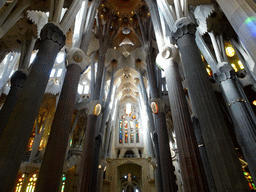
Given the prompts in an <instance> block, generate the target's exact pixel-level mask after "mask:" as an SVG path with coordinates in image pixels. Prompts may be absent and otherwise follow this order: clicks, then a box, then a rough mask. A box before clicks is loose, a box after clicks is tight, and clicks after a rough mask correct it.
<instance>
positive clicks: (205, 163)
mask: <svg viewBox="0 0 256 192" xmlns="http://www.w3.org/2000/svg"><path fill="white" fill-rule="evenodd" d="M192 122H193V128H194V132H195V136H196V141H197V144H198V149H199V153H200V156H201V159H202V164H203V167H204V172H205V175H206V179H207V183H208V187H209V190H210V191H211V192H215V191H217V190H216V186H215V183H214V179H213V175H212V170H211V166H210V163H209V159H208V156H207V152H206V149H205V145H204V140H203V136H202V133H201V129H200V125H199V122H198V119H197V118H196V117H195V116H193V117H192Z"/></svg>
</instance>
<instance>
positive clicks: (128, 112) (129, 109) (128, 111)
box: [125, 103, 132, 116]
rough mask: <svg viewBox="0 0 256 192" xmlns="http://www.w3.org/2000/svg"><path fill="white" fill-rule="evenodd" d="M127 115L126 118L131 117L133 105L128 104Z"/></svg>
mask: <svg viewBox="0 0 256 192" xmlns="http://www.w3.org/2000/svg"><path fill="white" fill-rule="evenodd" d="M125 114H126V116H131V114H132V105H131V104H130V103H127V104H126V107H125Z"/></svg>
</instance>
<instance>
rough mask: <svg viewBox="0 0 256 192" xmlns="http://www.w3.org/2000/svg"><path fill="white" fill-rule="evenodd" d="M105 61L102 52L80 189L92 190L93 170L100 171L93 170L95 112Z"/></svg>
mask: <svg viewBox="0 0 256 192" xmlns="http://www.w3.org/2000/svg"><path fill="white" fill-rule="evenodd" d="M104 62H105V53H102V54H101V55H100V56H99V60H98V66H99V67H98V71H97V77H96V82H97V84H96V85H95V89H94V93H92V96H91V98H92V100H91V102H90V104H89V113H88V116H87V125H86V131H85V138H84V146H83V155H82V159H81V166H80V174H81V175H80V176H79V177H80V178H79V181H78V191H81V192H83V191H90V190H91V187H92V185H91V178H92V172H93V171H98V169H97V170H93V169H92V167H93V147H94V142H95V134H96V128H97V127H96V122H97V116H98V115H99V114H100V110H99V113H98V114H96V113H95V108H96V105H97V106H100V102H99V98H100V90H101V82H102V75H103V69H104ZM100 108H101V106H100Z"/></svg>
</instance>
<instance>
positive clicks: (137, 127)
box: [135, 121, 140, 143]
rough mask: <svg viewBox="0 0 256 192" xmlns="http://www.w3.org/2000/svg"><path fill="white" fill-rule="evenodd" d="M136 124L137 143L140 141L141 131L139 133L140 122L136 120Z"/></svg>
mask: <svg viewBox="0 0 256 192" xmlns="http://www.w3.org/2000/svg"><path fill="white" fill-rule="evenodd" d="M135 126H136V143H139V142H140V133H139V122H138V121H135Z"/></svg>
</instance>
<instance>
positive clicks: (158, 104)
mask: <svg viewBox="0 0 256 192" xmlns="http://www.w3.org/2000/svg"><path fill="white" fill-rule="evenodd" d="M163 109H164V108H163V103H162V100H161V99H160V98H156V99H152V100H151V110H152V112H153V113H155V114H157V113H160V112H162V111H163Z"/></svg>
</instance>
